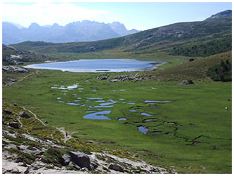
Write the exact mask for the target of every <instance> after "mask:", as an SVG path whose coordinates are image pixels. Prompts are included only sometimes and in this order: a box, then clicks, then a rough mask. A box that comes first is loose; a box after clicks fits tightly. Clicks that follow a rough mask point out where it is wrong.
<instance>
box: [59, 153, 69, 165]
mask: <svg viewBox="0 0 234 176" xmlns="http://www.w3.org/2000/svg"><path fill="white" fill-rule="evenodd" d="M70 161H71V157H70V156H69V155H67V154H64V155H63V156H62V163H61V164H62V165H63V166H67V165H69V163H70Z"/></svg>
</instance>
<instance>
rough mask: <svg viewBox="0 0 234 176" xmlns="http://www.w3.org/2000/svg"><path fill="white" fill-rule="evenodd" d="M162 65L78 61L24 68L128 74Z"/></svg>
mask: <svg viewBox="0 0 234 176" xmlns="http://www.w3.org/2000/svg"><path fill="white" fill-rule="evenodd" d="M162 64H164V63H163V62H159V61H139V60H136V59H80V60H74V61H67V62H50V63H43V64H33V65H27V66H25V68H34V69H49V70H61V71H69V72H125V71H127V72H130V71H146V70H153V69H155V68H156V67H157V66H160V65H162Z"/></svg>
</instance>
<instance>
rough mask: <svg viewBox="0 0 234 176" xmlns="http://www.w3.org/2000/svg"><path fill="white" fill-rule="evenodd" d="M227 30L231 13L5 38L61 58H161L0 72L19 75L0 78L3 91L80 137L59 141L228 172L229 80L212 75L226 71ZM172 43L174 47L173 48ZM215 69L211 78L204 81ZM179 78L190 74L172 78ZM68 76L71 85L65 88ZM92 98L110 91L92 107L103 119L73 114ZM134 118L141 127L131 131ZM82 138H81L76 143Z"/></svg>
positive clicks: (193, 169) (7, 98) (183, 169)
mask: <svg viewBox="0 0 234 176" xmlns="http://www.w3.org/2000/svg"><path fill="white" fill-rule="evenodd" d="M230 38H231V18H218V19H213V20H205V21H202V22H193V23H178V24H172V25H168V26H165V27H160V28H155V29H151V30H147V31H143V32H140V33H138V34H133V35H129V36H126V37H122V38H116V39H110V40H103V41H97V42H89V43H66V44H52V43H44V42H24V43H21V44H18V45H14V47H16V48H17V49H24V50H31V51H37V52H40V53H41V54H48V55H49V56H53V57H56V58H58V59H61V60H71V59H78V58H93V59H94V58H136V59H145V60H160V61H166V62H168V63H169V64H167V65H164V66H162V67H159V68H158V69H156V70H154V71H149V72H136V73H69V72H60V71H48V70H30V71H31V72H30V73H27V74H24V75H23V74H22V75H21V74H14V73H3V77H4V78H6V77H9V78H16V79H17V80H20V81H18V82H16V83H15V84H13V85H12V86H7V87H4V88H3V101H4V102H7V103H10V104H13V103H17V104H19V105H20V106H24V107H26V108H27V109H30V110H31V111H33V112H34V113H35V114H37V116H38V118H39V119H41V120H42V121H47V122H48V127H50V126H55V127H65V129H66V131H68V132H69V133H70V134H71V133H72V136H73V137H74V138H75V139H76V140H78V141H79V142H80V143H79V142H77V141H76V142H74V141H72V140H71V141H68V145H69V144H70V145H71V146H72V145H74V144H75V145H78V146H77V149H79V150H82V151H85V152H87V153H88V152H92V151H96V150H98V151H108V152H109V153H111V154H115V155H118V156H121V157H130V156H133V158H134V159H136V160H137V159H143V160H145V161H146V162H147V163H151V164H153V165H155V166H163V167H165V168H167V169H169V170H171V169H173V168H175V169H176V171H177V172H178V173H231V172H232V156H231V154H232V126H231V122H232V119H231V118H232V110H231V106H232V94H231V93H232V92H231V87H232V84H231V82H221V81H223V80H222V79H224V81H231V79H230V77H229V76H230V75H231V62H232V58H231V55H232V52H231V39H230ZM219 42H223V44H222V45H220V44H219ZM176 48H182V49H183V52H177V53H175V51H176ZM178 51H179V50H178ZM184 51H186V53H185V52H184ZM205 51H206V52H205ZM174 54H176V55H178V56H176V55H174ZM65 56H66V57H65ZM188 56H192V57H188ZM204 56H206V57H204ZM189 60H190V61H189ZM38 62H41V60H38ZM222 75H223V76H222ZM124 76H125V77H126V76H129V77H136V76H138V77H140V78H142V79H141V80H142V81H134V79H133V80H132V81H120V82H110V80H112V79H119V77H124ZM215 76H217V77H218V78H219V79H220V80H221V81H213V80H212V79H215V80H216V78H215ZM101 77H105V78H106V79H104V80H100V79H98V78H101ZM143 78H144V79H143ZM183 80H189V81H187V82H193V83H194V84H190V85H186V86H184V85H181V84H180V83H181V82H182V81H183ZM217 80H218V79H217ZM74 84H75V85H78V87H76V88H72V89H70V90H69V89H66V88H67V86H72V85H74ZM61 86H64V88H65V89H59V88H60V87H61ZM61 88H62V87H61ZM90 98H91V99H90ZM92 98H102V99H101V100H103V101H104V102H105V103H106V102H112V101H114V103H112V104H111V105H113V107H100V108H102V110H109V111H110V114H108V115H106V116H108V117H109V118H110V119H111V120H92V119H85V118H83V116H85V115H86V114H88V113H91V112H90V111H93V110H95V106H100V103H98V102H96V101H97V100H94V99H92ZM99 100H100V99H99ZM149 101H153V102H149ZM155 101H156V102H155ZM168 101H169V102H168ZM67 103H78V104H75V105H69V104H67ZM87 111H88V112H87ZM145 113H146V114H145ZM147 114H148V115H150V116H147ZM119 118H125V119H126V120H123V121H118V119H119ZM140 126H143V127H146V128H148V132H146V134H143V133H141V132H139V131H138V127H140ZM34 130H35V129H34ZM32 132H33V131H32ZM47 133H48V134H49V133H50V132H49V131H48V132H45V133H43V134H45V135H46V134H47ZM39 134H40V133H39ZM44 137H46V136H44ZM90 140H91V141H92V142H93V143H92V145H91V146H90V145H81V144H86V143H85V142H89V141H90ZM63 152H64V151H57V150H56V149H50V150H48V151H47V153H46V156H47V157H49V156H53V158H56V157H57V156H58V157H57V160H55V161H51V162H57V161H58V160H59V159H60V156H61V155H62V153H63ZM29 159H30V157H29Z"/></svg>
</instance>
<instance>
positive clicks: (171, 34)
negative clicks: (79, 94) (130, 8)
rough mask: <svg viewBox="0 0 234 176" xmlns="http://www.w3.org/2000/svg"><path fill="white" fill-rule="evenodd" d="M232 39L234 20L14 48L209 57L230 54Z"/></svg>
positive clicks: (41, 50)
mask: <svg viewBox="0 0 234 176" xmlns="http://www.w3.org/2000/svg"><path fill="white" fill-rule="evenodd" d="M231 38H232V18H231V17H228V18H226V17H225V18H215V19H212V20H209V19H208V20H204V21H198V22H184V23H175V24H171V25H167V26H163V27H158V28H154V29H150V30H146V31H142V32H139V33H136V34H132V35H128V36H124V37H119V38H114V39H108V40H100V41H95V42H79V43H63V44H54V43H45V42H23V43H20V44H16V45H13V46H15V47H16V48H19V49H25V50H34V51H38V52H40V53H52V52H53V53H54V52H58V53H60V52H67V53H68V52H70V53H85V52H99V51H103V50H113V49H115V50H120V51H121V52H132V53H136V54H140V53H155V52H165V53H167V54H172V55H185V56H208V55H212V54H217V53H220V52H225V51H229V50H231V46H232V44H231ZM220 43H221V44H220ZM204 46H205V47H204ZM204 48H205V49H204Z"/></svg>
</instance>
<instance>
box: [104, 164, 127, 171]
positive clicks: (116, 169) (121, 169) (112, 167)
mask: <svg viewBox="0 0 234 176" xmlns="http://www.w3.org/2000/svg"><path fill="white" fill-rule="evenodd" d="M108 168H109V169H112V170H115V171H119V172H124V170H123V168H122V167H121V166H120V165H118V164H110V165H109V167H108Z"/></svg>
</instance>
